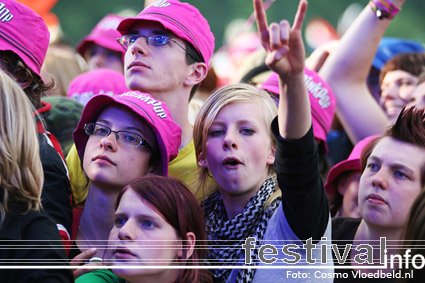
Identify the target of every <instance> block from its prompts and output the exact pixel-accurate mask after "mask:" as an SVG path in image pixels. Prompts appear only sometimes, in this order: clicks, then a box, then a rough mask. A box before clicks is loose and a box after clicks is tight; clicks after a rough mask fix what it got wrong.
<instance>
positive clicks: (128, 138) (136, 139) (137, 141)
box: [84, 123, 154, 152]
mask: <svg viewBox="0 0 425 283" xmlns="http://www.w3.org/2000/svg"><path fill="white" fill-rule="evenodd" d="M84 132H85V133H86V134H87V135H89V136H95V137H100V138H104V137H107V136H109V135H110V134H111V133H115V135H116V138H117V141H121V142H122V143H123V144H125V145H129V146H132V147H139V146H143V147H144V148H146V149H148V150H149V151H151V152H153V151H154V150H153V148H152V146H150V145H149V144H148V142H147V141H146V140H145V139H144V138H143V137H142V136H141V135H139V134H135V133H132V132H128V131H113V130H111V128H109V127H107V126H104V125H101V124H98V123H87V124H85V125H84Z"/></svg>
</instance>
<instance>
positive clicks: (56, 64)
mask: <svg viewBox="0 0 425 283" xmlns="http://www.w3.org/2000/svg"><path fill="white" fill-rule="evenodd" d="M86 71H88V66H87V63H86V62H85V61H84V59H83V57H81V56H80V54H78V53H77V52H75V51H74V50H73V49H72V48H69V47H66V46H53V45H51V46H49V49H47V53H46V58H45V59H44V63H43V67H42V68H41V72H42V76H43V79H44V81H50V82H54V87H53V88H52V89H51V90H48V91H45V93H44V95H45V96H65V97H67V96H68V88H69V85H70V83H71V82H72V80H73V79H74V78H75V77H76V76H78V75H80V74H82V73H84V72H86Z"/></svg>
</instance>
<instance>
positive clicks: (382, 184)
mask: <svg viewBox="0 0 425 283" xmlns="http://www.w3.org/2000/svg"><path fill="white" fill-rule="evenodd" d="M389 178H390V176H389V175H388V174H387V172H386V171H385V169H382V168H381V169H379V171H378V172H376V174H375V175H374V176H373V179H372V187H374V188H379V189H381V190H386V189H388V180H389Z"/></svg>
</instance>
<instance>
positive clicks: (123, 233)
mask: <svg viewBox="0 0 425 283" xmlns="http://www.w3.org/2000/svg"><path fill="white" fill-rule="evenodd" d="M133 226H134V224H133V221H132V220H131V219H128V220H127V222H126V223H125V224H124V225H123V226H121V228H119V231H118V238H119V239H120V240H135V239H136V238H135V233H134V228H133Z"/></svg>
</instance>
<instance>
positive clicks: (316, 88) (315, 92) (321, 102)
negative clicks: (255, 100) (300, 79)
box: [261, 68, 336, 152]
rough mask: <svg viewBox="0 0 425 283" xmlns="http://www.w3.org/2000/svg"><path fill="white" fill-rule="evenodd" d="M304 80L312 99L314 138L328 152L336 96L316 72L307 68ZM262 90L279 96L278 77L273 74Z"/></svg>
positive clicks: (262, 86)
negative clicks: (327, 142)
mask: <svg viewBox="0 0 425 283" xmlns="http://www.w3.org/2000/svg"><path fill="white" fill-rule="evenodd" d="M304 78H305V83H306V86H307V91H308V94H309V98H310V104H311V118H312V121H313V131H314V137H315V138H316V139H318V140H320V141H322V142H323V145H324V147H325V151H326V152H327V151H328V148H327V145H326V137H327V135H328V132H329V130H330V128H331V126H332V120H333V117H334V115H335V106H336V99H335V95H334V93H333V91H332V89H331V88H330V86H329V85H328V84H327V83H326V82H325V81H324V80H323V79H322V78H321V77H319V75H318V74H317V73H316V72H314V71H312V70H309V69H306V68H305V69H304ZM261 88H262V89H264V90H267V91H270V92H272V93H274V94H277V95H279V92H280V91H279V78H278V75H277V74H276V73H275V72H273V73H272V74H271V75H270V76H269V77H268V78H267V79H266V80H265V81H264V83H263V84H262V85H261Z"/></svg>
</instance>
